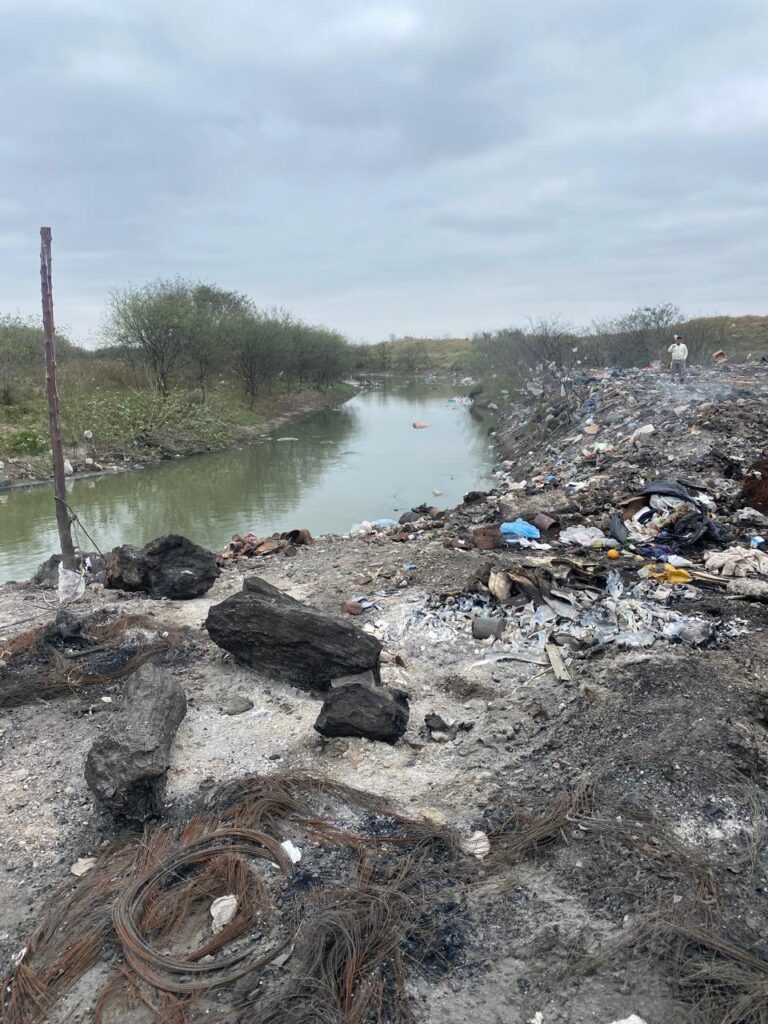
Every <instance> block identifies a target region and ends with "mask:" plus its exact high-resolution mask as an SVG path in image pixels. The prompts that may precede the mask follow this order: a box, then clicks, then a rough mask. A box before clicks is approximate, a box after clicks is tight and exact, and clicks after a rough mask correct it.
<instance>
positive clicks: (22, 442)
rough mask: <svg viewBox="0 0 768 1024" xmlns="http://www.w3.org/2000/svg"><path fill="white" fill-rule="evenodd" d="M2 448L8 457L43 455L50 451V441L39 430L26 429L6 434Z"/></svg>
mask: <svg viewBox="0 0 768 1024" xmlns="http://www.w3.org/2000/svg"><path fill="white" fill-rule="evenodd" d="M2 446H3V448H4V449H5V451H6V452H8V454H9V455H45V453H46V452H47V451H48V450H49V449H50V441H49V440H48V438H47V437H46V436H45V434H43V433H41V432H40V431H39V430H33V429H32V428H31V427H26V428H25V429H23V430H15V431H14V432H13V433H12V434H8V435H7V436H6V437H5V438H3V441H2Z"/></svg>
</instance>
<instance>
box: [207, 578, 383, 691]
mask: <svg viewBox="0 0 768 1024" xmlns="http://www.w3.org/2000/svg"><path fill="white" fill-rule="evenodd" d="M205 626H206V629H207V630H208V633H209V635H210V637H211V639H212V640H213V642H214V643H215V644H218V646H219V647H222V648H223V649H224V650H225V651H229V653H230V654H232V655H234V657H235V658H236V659H237V660H238V661H239V662H242V663H243V664H245V665H250V666H251V667H252V668H258V669H263V670H264V671H267V672H270V673H271V674H272V675H273V676H274V677H275V678H277V679H281V680H284V681H285V682H288V683H291V684H293V685H294V686H298V687H299V688H300V689H302V690H327V689H328V688H329V687H330V685H331V680H332V679H336V678H338V677H339V676H349V675H355V674H356V673H358V672H365V671H367V670H368V669H372V670H373V672H374V676H375V678H376V680H377V682H378V679H379V657H380V655H381V643H380V642H379V640H377V639H376V637H374V636H371V635H370V634H368V633H363V632H362V631H361V630H359V629H357V628H356V627H355V626H353V625H351V624H350V623H348V622H343V621H341V620H340V619H337V618H336V617H335V616H333V615H327V614H326V613H325V612H321V611H320V610H319V609H318V608H312V607H311V606H309V605H305V604H302V603H301V602H300V601H296V600H294V598H292V597H288V595H286V594H283V593H281V592H280V591H279V590H277V588H276V587H273V586H272V585H271V584H269V583H267V582H266V581H265V580H262V579H259V577H257V576H252V577H249V578H248V579H246V580H245V582H244V584H243V590H242V592H241V593H239V594H235V595H234V596H233V597H228V598H227V599H226V600H225V601H222V602H221V604H216V605H213V606H212V607H211V609H210V611H209V612H208V618H207V619H206V621H205Z"/></svg>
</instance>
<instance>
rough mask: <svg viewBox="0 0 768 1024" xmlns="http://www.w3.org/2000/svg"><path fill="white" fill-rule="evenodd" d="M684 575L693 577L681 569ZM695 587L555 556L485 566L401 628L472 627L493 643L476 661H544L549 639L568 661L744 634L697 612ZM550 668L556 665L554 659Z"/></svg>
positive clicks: (442, 632) (429, 634) (441, 632)
mask: <svg viewBox="0 0 768 1024" xmlns="http://www.w3.org/2000/svg"><path fill="white" fill-rule="evenodd" d="M685 575H686V578H687V579H688V580H690V579H691V577H690V576H689V575H688V574H685ZM701 596H702V595H701V591H700V590H699V589H698V588H696V587H693V586H690V585H689V584H686V583H675V582H668V581H666V580H665V579H664V578H663V576H662V578H660V579H658V578H654V577H652V576H650V575H646V577H645V578H642V577H641V578H639V579H638V580H637V581H636V582H633V583H631V584H626V583H625V582H624V580H623V579H622V576H621V574H620V573H619V571H618V570H617V569H615V568H610V569H608V570H607V572H604V571H603V570H602V569H601V567H600V566H598V565H596V564H592V565H583V564H582V565H578V564H576V563H571V562H569V561H568V560H566V559H562V560H559V562H555V563H554V564H553V563H549V564H547V563H544V562H539V563H538V564H533V563H531V562H527V563H525V564H523V565H519V566H518V565H515V566H514V567H508V566H507V567H503V566H496V567H491V568H489V570H488V571H487V574H485V575H484V576H483V577H481V578H479V579H478V580H477V581H476V582H475V584H474V586H473V588H472V589H471V590H470V591H465V592H459V593H454V594H442V595H432V596H429V597H426V598H425V599H424V600H423V602H422V603H421V604H420V605H419V606H418V607H417V608H415V609H414V611H413V613H412V614H411V616H410V617H409V618H408V619H407V620H406V622H405V623H404V627H403V629H404V632H406V633H411V632H417V633H419V634H420V635H421V636H423V637H424V638H425V639H427V640H429V641H430V642H432V643H441V642H445V641H448V640H451V639H453V638H455V637H456V636H457V634H461V633H463V634H465V635H466V634H467V633H469V632H471V635H472V637H473V638H474V639H475V640H485V641H488V642H489V643H490V645H491V647H490V650H489V652H488V656H487V657H486V659H485V660H484V661H482V662H481V663H479V664H492V663H496V662H503V661H520V662H528V663H530V664H533V665H548V664H551V663H552V662H553V653H554V652H553V651H552V650H551V647H552V645H555V646H556V648H557V653H558V654H559V657H560V660H561V661H562V662H563V663H564V664H566V665H567V663H568V662H569V661H570V660H571V659H572V658H573V657H589V656H591V655H593V654H596V653H598V652H599V651H603V650H605V649H606V648H607V647H609V646H611V645H612V646H614V647H617V648H638V647H650V646H651V645H653V644H654V643H656V642H663V643H676V644H679V643H684V644H689V645H693V646H700V645H702V644H704V643H707V642H711V641H716V640H718V639H719V638H721V637H726V636H727V637H732V636H739V635H742V634H743V633H744V632H746V626H745V624H744V623H742V622H740V621H738V620H733V619H732V620H730V621H729V622H728V623H727V624H724V623H723V622H722V621H721V620H719V619H716V620H713V619H712V618H711V617H704V616H702V615H700V614H696V610H695V609H696V605H695V602H696V601H697V600H698V599H699V598H700V597H701ZM553 667H554V665H553Z"/></svg>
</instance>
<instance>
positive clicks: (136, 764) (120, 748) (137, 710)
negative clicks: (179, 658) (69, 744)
mask: <svg viewBox="0 0 768 1024" xmlns="http://www.w3.org/2000/svg"><path fill="white" fill-rule="evenodd" d="M186 713H187V699H186V697H185V695H184V690H183V689H182V687H181V685H180V684H179V683H178V682H177V681H176V680H175V679H173V678H171V677H170V676H168V675H166V674H164V673H162V672H161V671H160V670H159V669H157V668H156V667H155V666H154V665H145V666H143V667H142V668H140V669H139V670H138V672H136V673H135V674H134V675H133V676H131V678H130V679H129V680H128V682H127V683H126V684H125V686H124V688H123V706H122V708H121V709H120V710H119V711H116V712H115V713H114V715H113V716H112V718H111V720H110V721H109V723H108V725H107V726H106V728H105V729H104V731H103V732H102V734H101V735H100V736H99V737H98V738H97V739H96V740H95V741H94V743H93V745H92V746H91V749H90V750H89V751H88V757H87V758H86V762H85V781H86V782H87V783H88V788H89V789H90V790H91V792H92V793H93V794H94V796H95V797H96V798H97V800H98V801H99V802H100V803H101V804H102V805H103V806H104V807H105V808H106V809H107V810H109V811H110V812H111V813H112V814H113V815H114V816H115V817H116V818H121V819H128V820H130V821H146V819H147V818H152V817H155V816H157V815H159V814H160V813H161V811H162V809H163V793H164V789H165V777H166V774H167V772H168V767H169V765H170V750H171V744H172V743H173V739H174V736H175V735H176V731H177V729H178V728H179V725H180V724H181V722H182V720H183V718H184V716H185V715H186Z"/></svg>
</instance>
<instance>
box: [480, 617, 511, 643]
mask: <svg viewBox="0 0 768 1024" xmlns="http://www.w3.org/2000/svg"><path fill="white" fill-rule="evenodd" d="M506 624H507V622H506V619H494V618H489V617H487V616H482V615H481V616H478V618H476V619H473V620H472V636H473V637H474V639H475V640H488V639H490V638H491V637H494V638H495V639H497V640H498V638H499V637H500V636H501V634H502V633H503V632H504V627H505V626H506Z"/></svg>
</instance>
